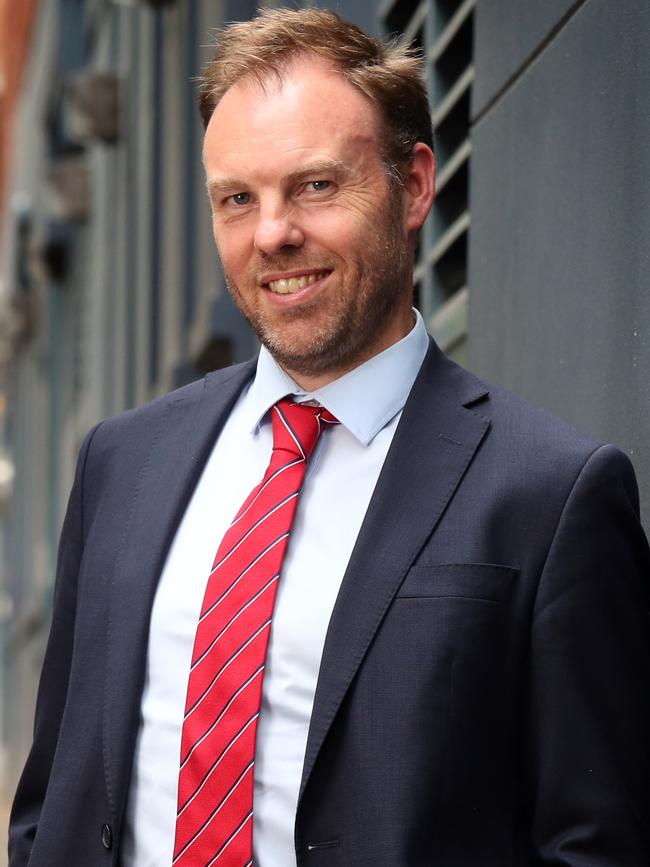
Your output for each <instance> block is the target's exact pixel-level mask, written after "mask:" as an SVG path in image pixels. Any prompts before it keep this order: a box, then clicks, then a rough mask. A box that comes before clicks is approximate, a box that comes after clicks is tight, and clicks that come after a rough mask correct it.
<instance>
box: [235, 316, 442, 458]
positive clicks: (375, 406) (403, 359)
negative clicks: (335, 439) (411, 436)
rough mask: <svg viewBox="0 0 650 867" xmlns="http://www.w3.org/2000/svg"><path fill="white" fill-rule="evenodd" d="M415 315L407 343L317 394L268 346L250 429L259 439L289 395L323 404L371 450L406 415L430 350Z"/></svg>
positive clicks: (250, 407) (249, 398)
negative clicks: (265, 422)
mask: <svg viewBox="0 0 650 867" xmlns="http://www.w3.org/2000/svg"><path fill="white" fill-rule="evenodd" d="M414 313H415V325H414V326H413V328H412V329H411V331H410V332H409V333H408V334H407V335H406V337H403V338H402V339H401V340H399V341H398V342H397V343H393V345H392V346H389V347H388V349H384V351H383V352H380V353H379V354H378V355H374V356H373V357H372V358H370V359H368V361H365V362H364V363H363V364H360V365H359V366H358V367H355V368H354V369H353V370H350V371H349V372H348V373H346V374H344V375H343V376H341V377H339V378H338V379H335V380H333V381H332V382H330V383H328V384H327V385H324V386H323V387H322V388H317V389H316V390H315V391H310V392H307V391H305V390H304V389H302V388H301V387H300V386H299V385H298V384H297V383H295V382H294V381H293V380H292V379H291V377H290V376H288V374H287V373H286V372H285V371H284V370H283V369H282V368H281V367H280V365H279V364H278V363H277V361H275V359H274V358H273V356H272V355H271V353H270V352H269V351H268V350H267V349H266V347H264V346H263V347H262V348H261V349H260V354H259V358H258V361H257V371H256V373H255V378H254V380H253V382H252V383H251V386H250V388H249V390H248V392H247V394H246V397H245V406H244V408H243V411H244V423H245V426H246V429H248V430H250V431H251V433H254V432H255V431H256V430H257V429H258V426H259V425H260V423H261V422H262V420H263V419H264V416H265V415H266V413H267V412H268V410H269V409H270V408H271V407H272V406H273V404H274V403H277V401H278V400H281V399H282V398H283V397H286V396H287V395H289V396H291V397H294V398H295V399H297V400H298V401H299V402H302V401H304V400H315V401H318V403H320V404H322V406H324V407H325V408H326V409H328V410H329V411H330V412H331V413H332V414H333V415H334V416H336V418H337V419H338V420H339V421H340V422H341V424H342V425H344V426H345V427H346V428H347V429H348V430H349V431H350V433H352V434H353V435H354V436H355V437H356V438H357V439H358V440H359V442H360V443H362V444H363V445H366V446H367V445H368V444H369V443H370V442H371V441H372V440H373V438H374V437H375V436H376V435H377V434H378V433H379V431H380V430H381V429H382V428H383V427H385V426H386V425H387V424H388V422H389V421H390V420H391V419H392V418H394V417H395V416H396V415H397V413H398V412H400V411H401V410H402V409H403V407H404V404H405V403H406V399H407V397H408V396H409V393H410V391H411V387H412V385H413V383H414V381H415V377H416V376H417V374H418V371H419V369H420V366H421V365H422V362H423V361H424V356H425V355H426V353H427V349H428V348H429V338H428V335H427V330H426V327H425V325H424V320H423V319H422V317H421V315H420V313H419V312H418V311H417V310H414Z"/></svg>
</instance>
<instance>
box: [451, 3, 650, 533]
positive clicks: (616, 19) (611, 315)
mask: <svg viewBox="0 0 650 867" xmlns="http://www.w3.org/2000/svg"><path fill="white" fill-rule="evenodd" d="M545 5H548V6H549V7H551V6H554V7H556V12H559V13H560V14H561V9H560V7H562V6H565V5H568V4H563V3H560V2H559V0H558V2H554V3H551V2H549V3H548V4H543V3H533V2H528V3H521V2H520V0H498V2H495V0H479V14H478V16H477V22H476V23H477V27H476V34H475V54H476V68H477V71H478V73H480V71H481V70H485V73H484V74H485V76H486V78H487V80H486V81H483V82H481V81H480V80H477V82H476V91H477V94H478V96H477V99H476V101H477V103H480V102H481V101H484V102H485V101H487V100H489V99H491V98H492V96H491V93H490V92H491V91H492V92H497V91H498V88H499V87H500V86H501V83H502V82H503V81H505V80H506V79H507V76H508V71H507V70H506V69H505V68H504V69H501V68H500V67H501V60H499V61H497V60H496V59H495V58H494V57H491V56H489V55H493V54H494V53H497V54H498V53H499V51H500V50H501V49H500V48H499V51H497V52H495V49H494V45H495V42H494V39H495V30H494V28H495V26H496V24H495V21H494V15H496V14H499V25H500V28H501V30H502V31H504V30H505V31H509V28H511V27H512V28H513V30H515V31H516V33H514V34H510V33H506V35H505V36H504V37H503V44H505V45H510V44H514V42H515V37H516V34H517V33H518V34H521V33H523V32H527V25H525V24H523V23H522V15H523V14H524V12H523V10H524V9H525V10H527V11H528V13H530V16H531V18H530V28H531V29H532V30H535V29H536V28H537V31H536V32H538V33H541V30H543V29H544V28H541V29H539V28H538V18H539V14H540V12H539V7H541V6H545ZM497 7H498V13H497V12H494V9H496V8H497ZM487 10H490V11H487ZM515 10H516V14H515ZM509 11H510V12H512V13H513V14H512V15H510V14H509ZM547 25H548V22H547ZM547 25H545V26H547ZM551 26H552V25H551ZM516 38H520V37H519V36H517V37H516ZM498 44H499V45H501V41H499V43H498ZM506 53H508V52H506ZM520 62H521V58H519V60H518V61H509V63H510V65H511V66H512V65H517V64H518V63H520ZM497 66H499V71H498V73H497V72H495V69H496V67H497ZM472 140H473V153H472V168H471V214H472V227H471V233H470V254H469V258H470V262H469V273H470V280H469V285H470V311H469V346H468V350H469V365H470V367H472V368H473V369H474V370H477V371H478V372H480V373H481V374H483V375H484V376H486V377H487V378H491V379H492V380H493V381H496V382H499V383H502V384H504V385H506V386H508V387H510V388H512V389H513V390H514V391H517V392H518V393H520V394H523V395H524V396H526V397H528V398H530V399H531V400H533V401H534V402H536V403H538V404H541V405H543V406H545V407H547V408H548V409H550V410H551V411H553V412H555V413H556V414H558V415H560V416H562V417H564V418H566V419H568V420H569V421H570V422H572V423H573V424H574V425H575V426H576V427H579V428H580V429H582V430H585V431H587V432H588V433H591V434H592V435H594V436H595V437H597V438H600V439H606V440H611V441H613V442H615V443H617V444H618V445H620V446H621V447H622V448H623V449H624V450H626V451H627V452H628V453H629V454H630V455H631V457H632V460H633V462H634V464H635V467H636V469H637V474H638V476H639V481H640V486H641V493H642V502H643V503H644V504H645V524H646V526H647V527H650V444H649V443H650V285H649V284H650V276H649V275H650V148H649V147H648V143H649V142H650V4H649V3H648V2H647V0H626V2H625V3H619V2H617V0H587V2H584V3H583V4H582V5H580V7H579V9H578V10H577V11H576V12H575V14H574V15H572V16H571V17H569V19H568V20H567V21H566V22H565V23H564V26H562V27H561V28H560V29H559V30H558V32H557V33H556V34H555V35H554V37H553V38H552V39H551V40H550V41H549V42H548V44H547V45H546V46H545V47H544V49H543V51H541V53H539V55H538V56H537V57H536V59H535V60H534V62H533V63H531V64H530V65H529V66H528V67H527V68H525V69H524V71H523V72H522V74H521V75H520V76H519V77H518V78H517V79H516V81H515V82H514V83H513V84H512V86H510V87H509V88H507V89H506V91H505V92H504V93H503V94H502V95H500V96H499V98H498V99H497V100H496V101H495V102H494V104H493V105H492V106H491V107H490V109H489V110H488V111H487V112H486V113H485V114H484V115H483V116H481V117H480V120H479V121H478V123H476V124H475V126H474V129H473V133H472Z"/></svg>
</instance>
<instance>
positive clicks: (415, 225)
mask: <svg viewBox="0 0 650 867" xmlns="http://www.w3.org/2000/svg"><path fill="white" fill-rule="evenodd" d="M403 181H404V226H405V228H406V230H407V232H417V230H418V229H419V228H420V227H421V226H422V224H423V223H424V221H425V220H426V218H427V214H428V213H429V211H430V210H431V205H432V204H433V199H434V197H435V193H436V158H435V157H434V155H433V151H432V150H431V148H430V147H429V146H428V145H425V144H424V142H417V143H416V144H415V145H414V147H413V157H412V159H411V162H410V163H409V165H408V167H407V168H406V172H405V176H404V178H403Z"/></svg>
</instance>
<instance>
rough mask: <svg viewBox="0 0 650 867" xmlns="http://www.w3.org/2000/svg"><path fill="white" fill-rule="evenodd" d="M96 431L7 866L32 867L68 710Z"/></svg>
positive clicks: (74, 509) (77, 488)
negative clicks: (88, 480)
mask: <svg viewBox="0 0 650 867" xmlns="http://www.w3.org/2000/svg"><path fill="white" fill-rule="evenodd" d="M96 430H97V427H95V428H93V429H92V430H91V431H90V432H89V433H88V434H87V436H86V438H85V439H84V442H83V444H82V446H81V450H80V452H79V457H78V459H77V468H76V472H75V479H74V484H73V487H72V492H71V494H70V499H69V501H68V508H67V511H66V516H65V520H64V523H63V530H62V533H61V540H60V544H59V553H58V560H57V574H56V582H55V589H54V605H53V611H52V626H51V629H50V636H49V639H48V643H47V649H46V652H45V660H44V663H43V669H42V672H41V679H40V683H39V688H38V698H37V702H36V716H35V721H34V742H33V745H32V748H31V751H30V753H29V757H28V759H27V763H26V765H25V768H24V770H23V774H22V776H21V779H20V782H19V784H18V788H17V790H16V796H15V799H14V804H13V808H12V812H11V819H10V824H9V867H26V865H28V864H29V859H30V854H31V850H32V845H33V842H34V838H35V836H36V832H37V829H38V822H39V817H40V813H41V808H42V805H43V801H44V799H45V795H46V792H47V786H48V781H49V777H50V770H51V768H52V762H53V760H54V755H55V752H56V748H57V743H58V738H59V730H60V726H61V720H62V717H63V713H64V710H65V704H66V698H67V691H68V679H69V673H70V663H71V659H72V650H73V643H74V625H75V606H76V596H77V576H78V572H79V565H80V562H81V555H82V551H83V537H84V514H83V487H84V476H85V471H86V462H87V459H88V452H89V449H90V444H91V441H92V438H93V435H94V433H95V431H96Z"/></svg>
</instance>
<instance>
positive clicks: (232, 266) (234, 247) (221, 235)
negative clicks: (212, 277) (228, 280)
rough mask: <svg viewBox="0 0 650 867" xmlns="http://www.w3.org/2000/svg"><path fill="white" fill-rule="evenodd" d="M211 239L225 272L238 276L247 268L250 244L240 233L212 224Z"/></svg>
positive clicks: (243, 234)
mask: <svg viewBox="0 0 650 867" xmlns="http://www.w3.org/2000/svg"><path fill="white" fill-rule="evenodd" d="M213 237H214V242H215V244H216V245H217V251H218V253H219V258H220V259H221V262H222V264H223V267H224V269H225V270H226V271H228V272H229V273H232V274H240V273H241V272H242V270H243V269H245V268H246V267H247V265H248V264H249V261H250V256H251V253H252V250H253V246H252V242H251V241H250V240H249V239H248V237H247V235H246V234H245V233H244V232H242V231H239V230H237V231H233V230H232V229H231V228H226V227H224V226H223V225H218V226H217V225H214V224H213Z"/></svg>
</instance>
